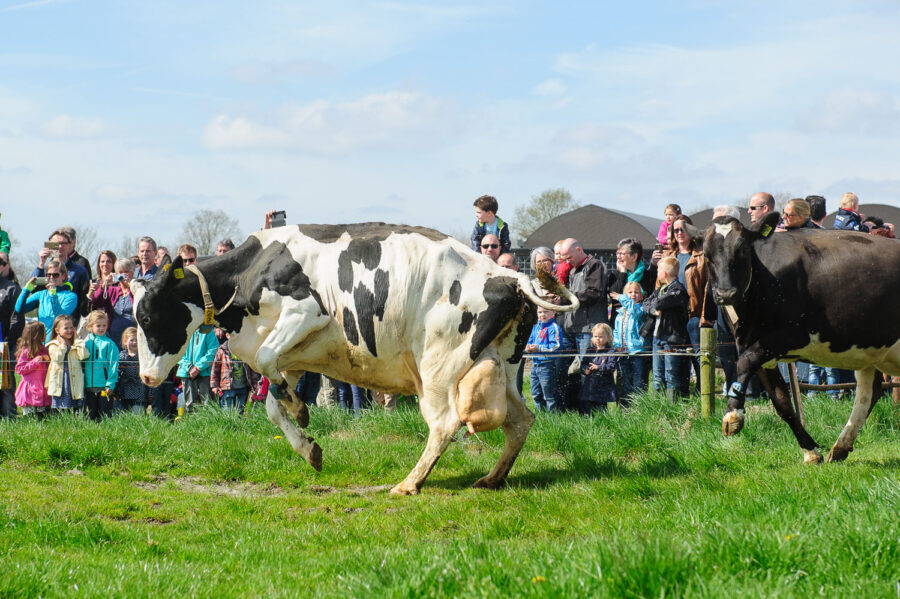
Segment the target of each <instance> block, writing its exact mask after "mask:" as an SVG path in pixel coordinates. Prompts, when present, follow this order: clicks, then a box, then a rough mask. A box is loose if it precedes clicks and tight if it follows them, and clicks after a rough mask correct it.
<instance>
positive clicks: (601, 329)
mask: <svg viewBox="0 0 900 599" xmlns="http://www.w3.org/2000/svg"><path fill="white" fill-rule="evenodd" d="M612 336H613V335H612V329H611V328H610V327H609V325H608V324H606V323H605V322H601V323H598V324H595V325H594V327H593V328H592V329H591V349H590V351H589V353H588V354H587V355H586V356H585V357H584V361H583V362H582V365H581V373H582V374H583V375H584V381H583V382H582V383H581V394H580V395H579V397H578V400H579V401H578V408H579V411H580V412H581V413H582V414H590V413H591V412H593V411H595V410H605V409H606V404H608V403H610V402H612V403H615V402H616V381H615V378H614V376H613V375H614V374H615V372H616V362H617V361H618V359H617V357H616V355H615V354H614V353H613V352H612ZM588 358H590V360H588Z"/></svg>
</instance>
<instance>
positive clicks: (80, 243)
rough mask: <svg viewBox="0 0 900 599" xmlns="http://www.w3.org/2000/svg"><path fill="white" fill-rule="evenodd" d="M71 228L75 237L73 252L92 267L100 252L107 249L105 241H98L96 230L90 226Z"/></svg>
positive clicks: (98, 236)
mask: <svg viewBox="0 0 900 599" xmlns="http://www.w3.org/2000/svg"><path fill="white" fill-rule="evenodd" d="M73 228H74V229H75V234H76V235H77V237H76V245H75V250H76V251H77V252H78V253H79V254H81V255H82V256H84V257H85V258H86V259H87V261H88V262H90V263H91V266H93V264H94V263H95V262H96V261H97V257H98V256H99V255H100V251H101V250H105V249H109V245H108V244H107V242H106V241H105V240H102V239H100V234H99V233H98V232H97V229H95V228H94V227H91V226H90V225H78V226H75V227H73Z"/></svg>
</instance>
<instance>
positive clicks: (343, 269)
mask: <svg viewBox="0 0 900 599" xmlns="http://www.w3.org/2000/svg"><path fill="white" fill-rule="evenodd" d="M338 287H340V289H341V291H346V292H347V293H350V292H351V291H353V261H352V260H351V259H350V252H347V251H346V250H345V251H343V252H341V255H340V256H338Z"/></svg>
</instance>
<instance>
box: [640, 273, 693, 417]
mask: <svg viewBox="0 0 900 599" xmlns="http://www.w3.org/2000/svg"><path fill="white" fill-rule="evenodd" d="M656 268H657V274H656V276H657V280H658V281H659V283H660V286H659V287H657V288H656V291H654V292H653V294H652V295H650V297H648V298H647V300H646V301H645V302H644V310H645V311H646V312H647V313H648V314H652V315H654V316H656V325H655V327H654V330H653V388H654V389H655V390H656V391H662V390H664V389H665V392H666V395H667V396H668V398H669V400H671V401H673V402H674V401H675V399H676V397H677V396H679V395H680V396H682V397H686V396H687V394H688V369H689V368H690V362H689V359H688V358H686V357H685V356H684V355H683V354H681V353H679V352H678V350H679V349H681V348H682V347H690V343H691V339H690V337H689V336H688V330H687V321H688V301H689V300H688V293H687V290H686V289H685V288H684V285H682V284H681V283H680V282H679V281H678V259H677V258H675V256H666V257H665V258H663V259H662V260H660V261H659V264H657V266H656Z"/></svg>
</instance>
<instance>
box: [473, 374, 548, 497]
mask: <svg viewBox="0 0 900 599" xmlns="http://www.w3.org/2000/svg"><path fill="white" fill-rule="evenodd" d="M506 402H507V404H506V420H505V421H504V422H503V434H504V435H506V442H505V443H504V444H503V453H502V454H500V459H499V460H498V461H497V464H496V465H495V466H494V469H493V470H491V471H490V473H489V474H488V475H487V476H485V477H483V478H480V479H478V480H477V481H475V487H476V488H480V489H497V488H499V487H500V486H501V485H503V482H504V481H505V480H506V476H507V475H508V474H509V470H510V468H512V466H513V463H514V462H515V461H516V458H517V457H518V456H519V452H520V451H522V447H523V446H524V445H525V440H526V439H527V438H528V431H530V430H531V425H532V424H534V414H532V413H531V411H530V410H529V409H528V408H526V407H525V403H524V402H523V401H522V400H521V398H520V397H519V392H518V390H516V389H515V388H511V389H508V390H507V393H506Z"/></svg>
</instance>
